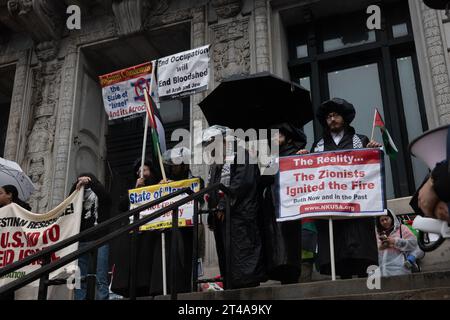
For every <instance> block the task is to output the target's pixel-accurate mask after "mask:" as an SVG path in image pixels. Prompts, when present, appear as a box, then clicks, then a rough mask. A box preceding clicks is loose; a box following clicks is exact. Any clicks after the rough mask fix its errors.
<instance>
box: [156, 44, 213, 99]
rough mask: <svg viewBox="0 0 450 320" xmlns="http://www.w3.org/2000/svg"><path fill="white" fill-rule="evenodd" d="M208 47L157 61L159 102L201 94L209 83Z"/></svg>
mask: <svg viewBox="0 0 450 320" xmlns="http://www.w3.org/2000/svg"><path fill="white" fill-rule="evenodd" d="M209 73H210V71H209V45H207V46H204V47H200V48H196V49H192V50H189V51H184V52H180V53H177V54H174V55H171V56H168V57H165V58H161V59H159V60H158V68H157V79H158V95H159V98H160V99H161V100H164V99H170V98H175V97H179V96H185V95H189V94H194V93H198V92H202V91H205V90H207V89H208V83H209Z"/></svg>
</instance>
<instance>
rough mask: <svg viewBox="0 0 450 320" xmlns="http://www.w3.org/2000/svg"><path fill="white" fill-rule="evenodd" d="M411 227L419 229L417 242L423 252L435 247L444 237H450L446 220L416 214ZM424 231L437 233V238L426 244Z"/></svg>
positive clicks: (449, 229) (449, 228)
mask: <svg viewBox="0 0 450 320" xmlns="http://www.w3.org/2000/svg"><path fill="white" fill-rule="evenodd" d="M412 227H413V228H414V229H416V230H419V237H418V244H419V247H420V249H421V250H422V251H425V252H429V251H433V250H435V249H437V248H438V247H439V246H440V245H441V244H442V243H443V242H444V241H445V239H448V238H450V227H449V225H448V223H447V222H446V221H442V220H437V219H432V218H424V217H421V216H417V217H416V218H415V219H414V222H413V225H412ZM425 233H433V234H437V235H439V239H438V240H437V241H435V242H433V243H431V244H427V243H426V241H425Z"/></svg>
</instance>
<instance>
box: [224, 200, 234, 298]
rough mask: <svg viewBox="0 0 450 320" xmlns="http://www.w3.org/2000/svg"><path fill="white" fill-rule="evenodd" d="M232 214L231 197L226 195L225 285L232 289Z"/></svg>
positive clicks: (226, 287)
mask: <svg viewBox="0 0 450 320" xmlns="http://www.w3.org/2000/svg"><path fill="white" fill-rule="evenodd" d="M230 218H231V214H230V197H229V195H225V270H226V271H225V275H224V287H225V289H231V280H232V279H231V278H232V276H231V219H230Z"/></svg>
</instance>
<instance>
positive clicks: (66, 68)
mask: <svg viewBox="0 0 450 320" xmlns="http://www.w3.org/2000/svg"><path fill="white" fill-rule="evenodd" d="M77 57H78V54H77V46H76V45H75V44H69V45H68V47H67V51H66V54H65V59H64V64H63V66H62V71H61V90H60V99H59V104H58V119H57V131H56V132H57V136H56V137H55V145H54V155H53V157H54V163H55V165H54V171H53V192H52V197H51V207H52V208H54V207H56V206H57V205H58V204H59V203H61V202H62V201H63V200H64V198H65V196H66V194H65V185H66V179H67V166H68V161H69V149H70V144H71V143H72V141H71V136H70V133H71V127H72V116H73V108H74V95H75V88H76V83H75V79H76V72H77V70H76V67H77Z"/></svg>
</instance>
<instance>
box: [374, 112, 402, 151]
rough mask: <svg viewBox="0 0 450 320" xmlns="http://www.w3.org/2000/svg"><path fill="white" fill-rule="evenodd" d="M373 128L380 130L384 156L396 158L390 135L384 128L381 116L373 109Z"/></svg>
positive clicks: (395, 147) (395, 149)
mask: <svg viewBox="0 0 450 320" xmlns="http://www.w3.org/2000/svg"><path fill="white" fill-rule="evenodd" d="M373 127H374V128H375V127H378V128H380V130H381V136H382V138H383V144H384V149H385V151H386V154H387V155H388V156H389V157H390V158H391V159H396V158H397V153H398V149H397V146H396V145H395V143H394V141H393V140H392V138H391V135H390V134H389V131H388V130H387V129H386V126H385V124H384V121H383V118H382V117H381V114H380V113H379V112H378V109H375V117H374V121H373Z"/></svg>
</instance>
